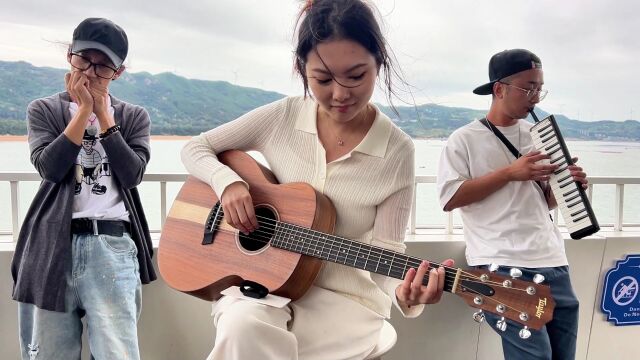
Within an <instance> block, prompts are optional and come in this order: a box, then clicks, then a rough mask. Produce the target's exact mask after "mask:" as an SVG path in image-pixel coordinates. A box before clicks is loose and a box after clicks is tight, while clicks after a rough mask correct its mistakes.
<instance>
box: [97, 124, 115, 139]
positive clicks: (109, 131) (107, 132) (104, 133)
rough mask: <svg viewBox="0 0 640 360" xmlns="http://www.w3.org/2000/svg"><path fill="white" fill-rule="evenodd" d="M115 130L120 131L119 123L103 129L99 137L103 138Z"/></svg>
mask: <svg viewBox="0 0 640 360" xmlns="http://www.w3.org/2000/svg"><path fill="white" fill-rule="evenodd" d="M116 131H120V125H113V126H112V127H110V128H108V129H107V130H105V131H104V132H103V133H102V134H100V139H104V138H106V137H107V136H109V135H111V134H113V133H114V132H116Z"/></svg>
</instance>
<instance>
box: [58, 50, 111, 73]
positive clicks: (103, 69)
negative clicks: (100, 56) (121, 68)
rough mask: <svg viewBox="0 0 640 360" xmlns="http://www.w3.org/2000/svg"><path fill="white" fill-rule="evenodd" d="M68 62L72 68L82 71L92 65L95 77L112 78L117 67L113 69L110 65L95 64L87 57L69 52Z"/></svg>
mask: <svg viewBox="0 0 640 360" xmlns="http://www.w3.org/2000/svg"><path fill="white" fill-rule="evenodd" d="M69 64H71V66H73V67H74V68H76V69H78V70H82V71H86V70H89V69H90V68H91V67H92V66H93V70H94V72H95V73H96V76H97V77H100V78H103V79H112V78H113V75H115V73H116V71H118V69H114V68H112V67H111V66H108V65H105V64H96V63H94V62H91V60H89V59H88V58H86V57H84V56H82V55H80V54H74V53H72V54H71V59H69Z"/></svg>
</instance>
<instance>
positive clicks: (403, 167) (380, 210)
mask: <svg viewBox="0 0 640 360" xmlns="http://www.w3.org/2000/svg"><path fill="white" fill-rule="evenodd" d="M296 33H297V43H296V48H295V69H296V71H297V73H298V74H299V75H300V77H301V78H302V83H303V86H304V96H302V97H287V98H284V99H282V100H279V101H276V102H274V103H271V104H268V105H265V106H263V107H261V108H258V109H256V110H253V111H251V112H249V113H247V114H245V115H243V116H242V117H240V118H238V119H236V120H234V121H232V122H230V123H227V124H224V125H222V126H220V127H217V128H215V129H213V130H210V131H208V132H206V133H203V134H201V135H200V136H197V137H195V138H193V139H192V140H191V141H189V143H188V144H187V145H186V146H185V147H184V149H183V151H182V160H183V162H184V165H185V167H186V168H187V170H188V171H189V172H190V173H191V174H192V175H194V176H196V177H197V178H199V179H200V180H202V181H204V182H206V183H207V184H209V185H210V186H211V187H212V188H213V190H214V191H215V193H216V194H217V195H218V197H219V198H220V199H221V203H222V208H223V210H224V213H225V215H226V216H227V217H228V221H229V223H230V224H231V225H232V226H233V227H235V228H237V229H238V230H239V231H240V232H241V233H244V234H249V233H252V232H257V231H260V227H259V224H258V221H257V219H256V215H255V212H254V203H253V200H252V197H251V195H250V189H249V188H248V187H249V186H248V184H247V183H246V182H245V181H243V179H242V178H241V177H240V176H238V175H237V174H236V172H234V171H233V170H232V169H231V168H230V167H228V166H226V165H224V164H223V163H222V162H220V161H219V160H218V158H217V156H216V154H220V153H222V152H224V151H226V150H230V149H239V150H244V151H249V150H255V151H259V152H260V153H262V154H263V156H264V157H265V159H266V160H267V162H268V163H269V164H270V168H271V171H272V172H273V174H274V175H275V176H276V177H277V179H278V181H279V182H280V183H283V184H284V183H291V182H306V183H309V184H311V185H312V186H313V187H314V188H315V190H316V191H318V192H320V193H322V194H324V195H326V196H327V197H328V198H330V199H331V200H332V202H333V204H334V206H335V209H336V213H337V222H336V225H335V234H336V235H339V236H342V237H345V238H349V239H353V240H356V241H361V242H364V243H366V244H371V245H376V246H379V247H383V248H386V249H390V250H393V251H399V252H404V249H405V245H404V244H403V240H404V235H405V229H406V224H407V221H408V217H409V212H410V204H411V199H412V196H413V183H414V146H413V143H412V141H411V138H410V137H409V136H408V135H406V134H405V133H403V132H402V131H401V130H400V129H399V128H398V127H396V126H395V125H394V124H393V123H392V122H391V120H390V119H389V118H388V117H387V116H386V115H384V114H383V113H382V112H381V111H380V110H379V109H378V108H377V107H376V106H375V105H374V104H373V103H371V102H370V100H371V95H372V93H373V89H374V85H375V83H376V80H377V79H378V75H379V74H380V72H381V71H382V76H383V77H382V79H383V81H384V85H385V86H384V87H385V90H386V92H387V95H388V96H389V99H390V98H391V93H392V84H391V77H392V75H393V74H395V73H396V71H395V69H394V67H393V64H392V62H391V57H392V56H390V52H389V50H388V48H387V45H386V42H385V39H384V37H383V35H382V33H381V31H380V27H379V25H378V22H377V20H376V17H375V16H374V9H372V8H371V7H370V6H369V5H366V4H365V3H364V2H363V1H361V0H348V1H345V0H317V1H313V2H307V4H306V5H305V6H304V8H303V9H302V11H301V13H300V16H299V19H298V22H297V31H296ZM443 265H445V266H451V265H452V261H451V260H447V261H445V263H444V264H443ZM247 266H250V264H247ZM427 271H429V264H428V263H427V262H423V263H422V264H421V265H420V266H419V267H418V268H417V269H411V270H410V271H408V272H407V274H406V276H405V279H404V281H401V280H396V279H393V278H389V277H384V276H381V275H378V274H370V273H369V272H366V271H362V270H357V269H353V268H350V267H346V266H341V265H338V264H335V263H330V262H324V263H323V267H322V270H321V271H320V273H319V275H318V277H317V278H316V280H315V282H314V284H313V286H312V287H311V288H310V289H309V290H308V291H307V293H306V294H305V295H304V296H303V297H302V298H300V299H298V300H295V301H293V302H291V303H290V304H289V305H288V306H286V307H284V308H277V307H271V306H266V305H262V304H258V303H256V302H251V301H247V300H242V299H238V298H232V297H228V296H224V297H222V298H220V299H219V300H218V301H216V302H215V303H214V305H213V317H214V324H215V326H216V328H217V335H216V342H215V346H214V349H213V351H212V353H211V355H210V356H209V358H210V359H362V358H364V357H365V356H367V354H368V353H370V352H371V350H372V349H373V348H374V346H375V344H376V341H377V339H378V333H379V331H380V329H381V327H382V324H383V320H384V319H385V318H388V317H389V316H390V308H391V305H392V304H395V305H396V306H397V307H398V308H399V310H400V311H401V312H402V313H403V315H404V316H407V317H415V316H418V315H419V314H420V313H421V312H422V309H423V306H422V304H429V303H435V302H437V301H439V300H440V297H441V296H442V291H443V284H444V269H443V268H442V267H438V268H432V269H431V270H430V271H429V274H428V277H429V282H428V285H427V286H423V285H422V279H423V277H424V276H425V275H426V274H427ZM414 279H415V281H414Z"/></svg>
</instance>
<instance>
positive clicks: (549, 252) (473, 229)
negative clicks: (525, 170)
mask: <svg viewBox="0 0 640 360" xmlns="http://www.w3.org/2000/svg"><path fill="white" fill-rule="evenodd" d="M531 126H532V124H531V123H529V122H527V121H525V120H520V121H519V122H518V124H516V125H512V126H508V127H498V129H499V130H500V131H501V132H502V133H503V134H504V135H505V137H506V138H507V139H509V141H510V142H511V143H512V144H513V145H514V146H515V147H516V148H517V149H518V150H519V151H520V153H521V154H523V155H524V154H527V153H529V152H531V151H533V150H534V148H533V144H532V139H531V135H530V133H529V129H530V128H531ZM514 161H515V157H514V156H513V155H512V154H511V153H510V152H509V150H508V149H507V148H506V146H504V144H502V142H501V141H500V139H498V138H497V137H496V136H495V135H494V134H493V133H492V132H491V131H490V130H489V129H488V128H487V127H485V126H484V125H483V124H482V123H480V122H479V121H474V122H472V123H470V124H468V125H466V126H463V127H462V128H460V129H458V130H456V131H455V132H454V133H453V134H451V136H450V137H449V140H448V141H447V145H446V146H445V148H444V149H443V151H442V154H441V156H440V165H439V167H438V180H437V189H438V195H439V197H440V205H441V206H442V207H443V208H444V206H445V205H446V204H447V203H448V202H449V200H451V198H452V197H453V195H454V194H455V193H456V192H457V191H458V189H459V188H460V186H461V185H462V183H463V182H464V181H465V180H469V179H475V178H478V177H481V176H484V175H486V174H489V173H491V172H494V171H496V170H498V169H501V168H504V167H506V166H508V165H509V164H510V163H512V162H514ZM460 214H461V217H462V222H463V225H464V236H465V240H466V242H467V249H466V257H467V262H468V263H469V265H472V266H474V265H484V264H490V263H496V264H498V265H508V266H521V267H555V266H563V265H567V257H566V255H565V251H564V242H563V239H562V235H561V234H560V231H559V229H558V227H557V226H556V225H555V224H554V223H553V222H552V221H551V219H550V218H549V208H548V205H547V203H546V201H545V199H544V195H543V194H542V190H541V189H540V187H539V186H538V184H536V183H535V182H534V181H512V182H510V183H508V184H507V185H505V186H504V187H502V188H501V189H500V190H498V191H496V192H494V193H493V194H491V195H489V196H487V197H486V198H485V199H483V200H481V201H478V202H475V203H473V204H470V205H467V206H463V207H461V208H460Z"/></svg>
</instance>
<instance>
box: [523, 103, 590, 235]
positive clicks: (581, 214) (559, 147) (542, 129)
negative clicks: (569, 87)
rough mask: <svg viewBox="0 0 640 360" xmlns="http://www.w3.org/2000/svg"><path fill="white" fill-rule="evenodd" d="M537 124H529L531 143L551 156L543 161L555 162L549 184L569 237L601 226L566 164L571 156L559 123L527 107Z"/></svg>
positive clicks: (551, 116) (585, 195)
mask: <svg viewBox="0 0 640 360" xmlns="http://www.w3.org/2000/svg"><path fill="white" fill-rule="evenodd" d="M530 113H531V116H532V117H533V119H534V120H535V121H536V124H535V125H533V127H532V128H531V137H532V138H533V145H534V147H535V148H536V149H537V150H538V151H540V152H542V153H543V154H547V155H549V156H550V158H549V159H548V160H545V161H544V162H545V163H548V164H556V165H558V169H557V170H556V171H555V172H554V173H553V174H551V177H550V179H549V184H550V185H551V191H552V192H553V195H554V196H555V198H556V201H557V202H558V210H559V211H560V213H561V214H562V217H563V218H564V222H565V224H566V226H567V230H568V231H569V233H570V234H571V238H572V239H582V238H583V237H585V236H589V235H591V234H595V233H596V232H598V230H600V226H599V225H598V220H597V219H596V216H595V214H594V213H593V209H592V208H591V203H589V199H588V198H587V194H586V193H585V191H584V189H583V188H582V184H581V183H578V182H576V181H573V177H572V176H571V174H570V172H569V169H568V166H569V165H573V160H572V158H571V155H570V154H569V150H567V145H566V144H565V142H564V139H563V138H562V134H561V133H560V129H559V127H558V124H557V123H556V119H555V118H554V117H553V115H549V116H548V117H546V118H544V119H542V120H541V121H539V120H538V118H537V117H536V115H535V113H534V112H533V109H532V110H531V111H530Z"/></svg>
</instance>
